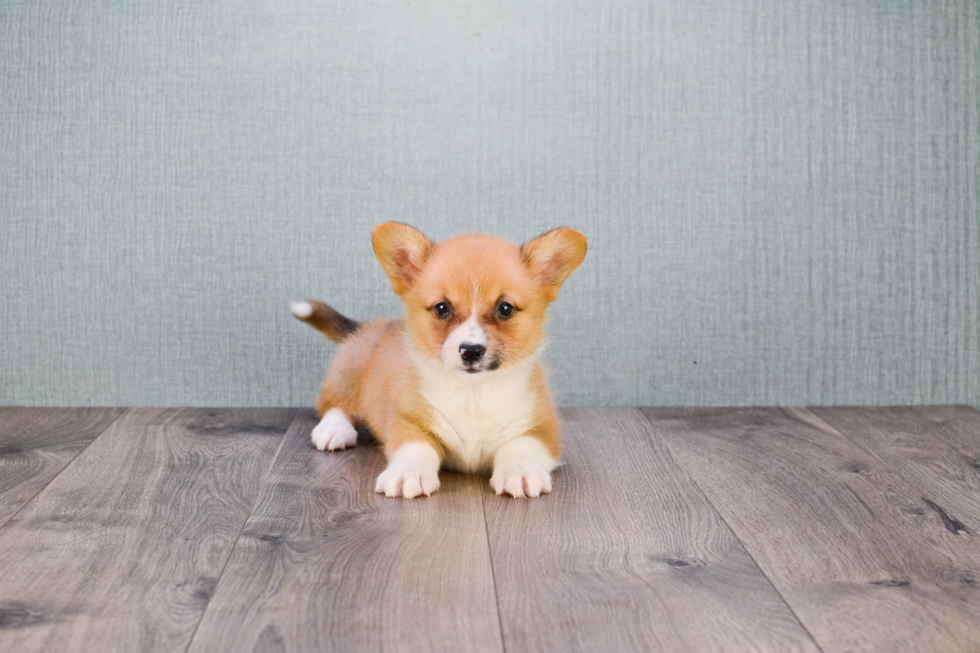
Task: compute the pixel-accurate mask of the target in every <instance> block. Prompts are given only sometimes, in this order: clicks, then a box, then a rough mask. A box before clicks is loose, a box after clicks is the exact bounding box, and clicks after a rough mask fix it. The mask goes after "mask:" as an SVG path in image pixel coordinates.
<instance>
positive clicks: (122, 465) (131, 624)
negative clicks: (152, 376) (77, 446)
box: [0, 409, 295, 652]
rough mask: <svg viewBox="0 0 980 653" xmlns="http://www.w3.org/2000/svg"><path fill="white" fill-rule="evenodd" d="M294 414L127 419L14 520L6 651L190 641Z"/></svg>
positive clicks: (2, 584)
mask: <svg viewBox="0 0 980 653" xmlns="http://www.w3.org/2000/svg"><path fill="white" fill-rule="evenodd" d="M294 413H295V411H294V410H281V409H275V410H269V409H265V410H251V409H221V410H209V409H181V410H173V409H170V410H166V409H137V410H131V411H129V412H127V413H126V414H125V415H123V416H122V417H120V418H119V419H118V420H117V421H116V422H115V423H114V424H113V425H112V426H111V427H109V429H107V430H106V431H105V432H104V433H103V434H102V435H101V436H100V437H99V438H98V439H96V440H95V441H94V442H93V443H92V444H91V445H90V446H89V447H88V448H87V449H86V450H85V451H83V452H82V453H81V454H80V455H79V456H78V457H77V458H76V459H75V461H74V463H73V464H72V465H71V466H70V467H68V469H66V470H65V471H64V472H63V473H62V474H60V475H59V476H58V477H57V478H55V479H54V480H53V481H52V482H51V483H50V484H49V485H48V486H47V487H46V488H45V489H44V490H42V491H41V493H40V494H39V495H38V496H37V497H36V498H35V499H34V500H33V501H32V502H31V503H30V504H28V505H27V506H26V507H25V508H24V509H23V510H21V511H20V512H19V513H18V514H17V515H16V516H14V517H13V518H11V519H10V521H8V522H7V524H6V525H5V526H4V527H3V528H2V529H0V569H2V570H3V573H2V574H0V624H2V628H0V650H6V651H37V650H51V651H68V650H71V651H99V652H101V651H139V650H153V651H183V650H185V649H186V647H187V645H188V643H189V641H190V638H191V635H192V633H193V630H194V627H195V625H196V624H197V623H198V621H199V618H200V616H201V613H202V612H203V610H204V607H205V605H206V604H207V601H208V598H209V596H210V594H211V592H212V590H213V588H214V585H215V583H216V582H217V580H218V576H219V574H220V572H221V569H222V568H223V566H224V564H225V562H226V561H227V559H228V556H229V555H230V553H231V550H232V547H233V545H234V543H235V540H236V538H237V536H238V533H239V532H240V530H241V527H242V525H243V524H244V523H245V519H246V516H247V515H248V511H249V508H250V507H251V506H252V503H253V501H254V499H255V497H256V495H257V494H258V491H259V488H260V486H261V483H262V480H263V478H264V477H265V475H266V473H267V472H268V470H269V467H270V465H271V463H272V460H273V457H274V456H275V453H276V451H277V449H278V447H279V444H280V443H281V441H282V438H283V435H284V433H285V432H286V429H287V427H288V425H289V423H290V421H291V419H292V416H293V414H294Z"/></svg>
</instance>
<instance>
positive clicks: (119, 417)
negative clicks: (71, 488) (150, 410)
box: [0, 407, 133, 529]
mask: <svg viewBox="0 0 980 653" xmlns="http://www.w3.org/2000/svg"><path fill="white" fill-rule="evenodd" d="M132 410H133V409H132V408H131V407H130V408H125V409H123V411H122V412H121V413H119V414H118V415H116V416H115V417H114V418H113V419H112V421H111V422H109V423H108V424H106V427H105V428H104V429H102V430H101V431H99V434H98V435H96V436H95V437H94V438H92V439H91V440H90V441H89V443H88V444H86V445H85V446H84V447H82V448H81V449H79V450H78V453H77V454H75V455H74V457H72V459H71V460H69V461H68V462H67V463H66V464H65V466H64V467H62V468H61V469H59V470H58V473H57V474H55V475H54V476H52V477H51V478H50V479H48V482H47V483H45V484H44V485H42V486H41V487H40V489H38V491H37V492H35V493H34V494H32V495H31V498H30V499H28V500H27V501H25V502H24V504H23V505H21V507H20V508H18V509H17V510H16V511H14V514H12V515H10V516H9V517H7V518H6V519H5V520H4V521H3V523H2V524H0V529H3V528H5V527H6V526H7V524H9V523H10V522H11V520H12V519H13V518H14V517H16V516H17V515H19V514H20V513H21V511H22V510H23V509H24V508H26V507H27V506H29V505H31V503H33V502H34V499H36V498H37V497H38V495H39V494H41V493H42V492H44V491H45V490H46V489H48V486H49V485H51V484H52V483H53V482H54V480H55V479H56V478H58V477H59V476H61V475H62V474H64V473H65V470H66V469H68V468H69V467H71V466H72V464H74V462H75V461H76V460H78V458H79V457H80V456H81V455H82V454H83V453H85V452H86V451H87V450H88V448H89V447H91V446H92V444H93V443H94V442H95V441H96V440H98V439H99V438H101V437H102V435H103V434H104V433H106V432H108V430H109V429H111V428H112V426H113V425H114V424H115V423H116V422H118V421H119V420H120V419H122V418H123V416H124V415H127V414H128V413H129V412H130V411H132Z"/></svg>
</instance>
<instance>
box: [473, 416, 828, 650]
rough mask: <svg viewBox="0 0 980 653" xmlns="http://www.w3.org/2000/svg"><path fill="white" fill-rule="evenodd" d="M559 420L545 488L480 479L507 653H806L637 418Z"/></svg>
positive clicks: (769, 593) (790, 619)
mask: <svg viewBox="0 0 980 653" xmlns="http://www.w3.org/2000/svg"><path fill="white" fill-rule="evenodd" d="M562 421H563V437H564V440H565V443H566V444H565V453H564V458H565V461H566V464H565V465H564V466H562V467H560V468H559V471H558V472H557V475H556V478H555V487H554V492H552V493H551V494H550V495H547V496H546V497H543V498H540V499H535V500H514V499H509V498H506V497H498V496H496V495H494V494H493V492H492V491H491V490H490V489H489V487H488V486H486V484H485V483H484V486H485V493H484V494H485V502H486V510H487V527H488V531H489V535H490V548H491V552H492V556H493V568H494V576H495V578H496V583H497V594H498V600H499V604H500V612H501V622H502V624H503V630H504V642H505V644H506V647H507V650H510V651H639V650H643V651H699V652H700V651H816V650H817V648H816V646H814V644H813V643H812V641H811V639H810V637H809V636H808V635H807V633H806V632H805V631H804V629H803V628H802V627H801V626H800V624H799V622H798V621H797V620H796V618H795V617H794V615H793V614H792V613H791V612H790V610H789V609H788V608H787V606H786V604H785V603H784V602H783V601H782V599H781V598H780V597H779V595H778V594H777V593H776V591H775V590H774V589H773V588H772V586H771V585H770V583H769V582H768V581H767V580H766V578H765V577H764V576H763V574H762V573H761V572H760V570H759V568H758V567H757V566H756V564H755V563H754V562H753V561H752V559H751V558H750V557H749V556H748V554H746V552H745V550H744V549H743V548H742V546H741V544H739V542H738V541H737V540H736V538H735V537H734V536H733V535H732V533H731V531H730V530H729V529H728V527H727V526H726V525H725V523H724V522H723V521H722V519H721V518H720V517H719V516H718V514H717V513H716V512H715V511H714V509H713V508H712V507H711V506H710V504H709V503H708V502H707V500H706V499H705V498H704V496H703V495H702V493H701V492H700V491H699V490H698V489H697V487H696V486H695V485H694V483H693V482H692V481H691V479H690V478H689V477H688V475H687V474H686V473H684V471H683V470H682V469H680V467H679V466H678V465H677V463H676V462H675V461H674V460H673V458H672V457H671V455H670V453H669V452H668V451H667V449H666V447H665V446H664V444H663V442H662V441H661V440H660V438H659V437H658V436H656V435H655V434H654V433H652V432H651V430H650V427H649V424H648V423H647V421H646V420H645V419H644V417H643V415H642V414H641V413H640V412H639V411H638V410H636V409H571V410H564V411H562Z"/></svg>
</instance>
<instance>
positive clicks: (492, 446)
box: [418, 361, 536, 472]
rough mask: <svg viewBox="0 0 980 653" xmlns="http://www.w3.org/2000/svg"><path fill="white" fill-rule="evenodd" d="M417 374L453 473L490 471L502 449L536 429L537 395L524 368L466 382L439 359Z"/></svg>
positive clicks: (483, 376)
mask: <svg viewBox="0 0 980 653" xmlns="http://www.w3.org/2000/svg"><path fill="white" fill-rule="evenodd" d="M533 364H534V361H531V365H528V366H527V367H528V369H533ZM418 370H419V376H420V380H421V387H420V388H419V390H420V392H421V394H422V396H423V397H424V398H425V399H426V401H427V402H428V403H429V404H430V405H431V407H432V423H431V424H430V428H431V429H432V431H433V432H434V433H435V434H436V435H437V436H438V437H439V438H440V439H441V440H442V441H443V443H444V444H445V445H446V460H445V466H446V467H448V468H449V469H456V470H458V471H462V472H488V471H490V468H491V466H492V464H493V456H494V454H495V453H496V452H497V450H498V449H499V448H500V447H501V446H503V445H504V444H505V443H507V442H509V441H510V440H513V439H514V438H516V437H520V436H522V435H524V434H525V433H527V432H528V430H530V429H531V428H532V427H533V426H534V409H535V403H536V396H535V392H534V388H533V387H532V385H531V383H530V373H529V372H525V371H524V370H523V369H507V368H505V369H502V370H498V371H496V372H489V373H485V374H481V375H479V377H477V378H474V379H469V378H461V377H460V375H459V374H457V373H454V372H452V371H451V370H448V369H446V367H445V366H444V365H443V364H442V363H441V362H439V361H427V362H425V363H422V364H421V365H420V366H419V368H418Z"/></svg>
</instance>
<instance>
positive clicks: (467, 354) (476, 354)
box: [459, 342, 487, 365]
mask: <svg viewBox="0 0 980 653" xmlns="http://www.w3.org/2000/svg"><path fill="white" fill-rule="evenodd" d="M486 351H487V348H486V347H484V346H483V345H480V344H477V343H474V342H464V343H463V344H461V345H460V346H459V357H460V358H462V359H463V362H464V363H466V364H467V365H472V364H473V363H475V362H477V361H478V360H480V359H481V358H483V354H485V353H486Z"/></svg>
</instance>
